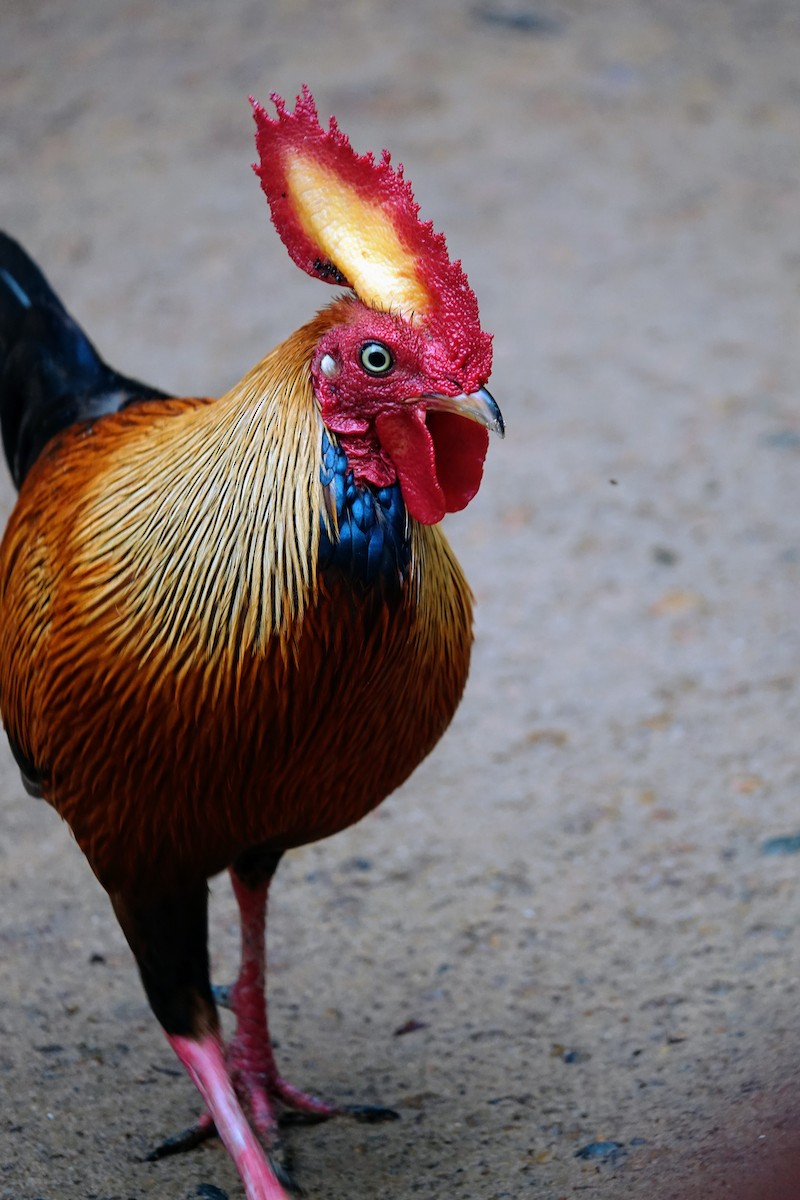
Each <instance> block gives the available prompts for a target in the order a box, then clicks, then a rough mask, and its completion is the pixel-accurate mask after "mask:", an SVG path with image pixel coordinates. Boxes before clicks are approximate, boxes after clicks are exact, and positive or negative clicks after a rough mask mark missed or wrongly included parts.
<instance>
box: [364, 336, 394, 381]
mask: <svg viewBox="0 0 800 1200" xmlns="http://www.w3.org/2000/svg"><path fill="white" fill-rule="evenodd" d="M360 358H361V365H362V367H363V368H364V370H365V371H367V372H368V373H369V374H370V375H386V373H387V372H388V371H391V369H392V367H393V366H394V359H393V358H392V352H391V350H390V349H389V347H388V346H384V344H383V342H364V345H363V346H362V347H361V354H360Z"/></svg>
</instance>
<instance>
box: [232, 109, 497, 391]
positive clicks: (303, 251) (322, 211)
mask: <svg viewBox="0 0 800 1200" xmlns="http://www.w3.org/2000/svg"><path fill="white" fill-rule="evenodd" d="M271 99H272V101H273V103H274V104H275V107H276V110H277V115H276V116H275V117H271V116H270V115H269V114H268V113H267V112H266V111H265V109H263V108H262V107H261V106H260V105H259V104H257V103H256V101H254V100H252V99H251V103H252V105H253V112H254V116H255V121H256V126H257V132H256V147H257V149H258V154H259V160H260V161H259V162H258V163H255V164H254V165H253V169H254V170H255V172H256V174H257V175H258V176H259V178H260V180H261V186H262V188H263V190H264V194H265V195H266V197H267V200H268V201H269V206H270V210H271V213H272V220H273V223H274V225H275V228H276V229H277V231H278V234H279V235H280V237H281V240H282V241H283V243H284V245H285V246H286V249H287V250H288V251H289V254H290V255H291V257H292V259H293V260H294V262H295V263H297V265H298V266H299V267H301V268H302V269H303V270H304V271H306V272H307V273H308V274H309V275H313V276H315V277H316V278H317V279H323V280H325V281H326V282H328V283H335V284H340V285H345V286H348V287H352V288H353V290H354V291H355V292H356V294H357V296H358V297H359V299H360V300H361V301H362V302H363V303H365V304H367V305H369V306H370V307H372V308H377V309H382V310H387V311H392V312H398V313H399V314H400V315H402V316H403V317H405V318H406V319H407V320H410V321H413V322H415V323H416V324H420V325H422V326H423V327H424V328H425V330H426V331H427V332H429V333H430V334H431V335H432V336H437V337H442V338H443V339H445V340H446V342H447V343H448V347H449V354H448V358H451V359H452V362H453V367H454V369H455V367H456V366H460V367H461V368H462V369H463V367H465V366H466V365H467V363H468V362H469V365H470V366H471V367H474V369H475V372H476V374H478V375H481V376H482V378H483V380H485V379H486V378H488V375H489V369H490V366H491V348H490V342H491V339H490V338H489V337H488V335H487V334H485V333H483V332H482V330H481V328H480V321H479V317H478V302H477V300H476V298H475V294H474V292H473V291H472V289H471V288H470V286H469V283H468V281H467V277H466V275H465V274H464V271H463V270H462V268H461V264H460V262H451V260H450V258H449V256H448V253H447V244H446V242H445V239H444V236H443V235H442V234H441V233H437V232H436V231H435V230H434V228H433V225H432V224H431V222H430V221H420V219H419V205H418V204H417V203H416V201H415V200H414V194H413V192H412V190H411V185H410V184H409V183H408V182H407V180H406V179H404V178H403V169H402V167H401V166H398V167H397V169H395V168H394V167H393V166H392V165H391V161H390V156H389V152H388V151H387V150H384V151H383V153H382V155H381V158H380V160H379V161H376V160H375V158H374V157H373V155H372V154H364V155H358V154H356V152H355V150H354V149H353V147H352V146H351V145H350V142H349V140H348V138H347V137H346V136H345V134H343V133H342V132H341V130H340V129H339V127H338V125H337V123H336V120H335V118H333V117H331V119H330V123H329V126H328V128H327V129H325V128H324V127H323V126H322V125H321V124H320V122H319V117H318V115H317V108H316V105H315V103H314V99H313V97H312V95H311V93H310V91H309V90H308V88H307V87H305V86H303V89H302V93H301V94H300V95H299V96H298V97H297V100H296V103H295V108H294V112H289V111H288V110H287V108H286V104H285V102H284V100H283V99H282V98H281V97H280V96H278V95H273V96H272V97H271Z"/></svg>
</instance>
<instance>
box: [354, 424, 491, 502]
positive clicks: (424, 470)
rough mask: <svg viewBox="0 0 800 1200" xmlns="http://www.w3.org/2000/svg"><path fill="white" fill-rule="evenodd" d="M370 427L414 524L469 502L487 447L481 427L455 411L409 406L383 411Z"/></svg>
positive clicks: (478, 484)
mask: <svg viewBox="0 0 800 1200" xmlns="http://www.w3.org/2000/svg"><path fill="white" fill-rule="evenodd" d="M375 429H376V432H377V434H378V439H379V441H380V443H381V447H382V448H383V450H384V451H385V452H386V453H387V454H388V456H389V458H390V459H391V460H392V463H393V464H394V468H395V470H396V471H397V477H398V479H399V481H400V489H401V491H402V493H403V500H404V502H405V506H406V508H407V509H408V512H409V515H410V516H412V517H414V518H415V520H417V521H421V522H422V523H423V524H424V525H435V524H437V522H439V521H441V520H442V518H443V517H444V515H445V513H448V512H458V511H459V510H460V509H462V508H465V507H466V506H467V504H469V502H470V500H471V499H472V497H473V496H474V495H475V493H476V492H477V490H478V488H479V487H480V483H481V477H482V475H483V460H484V458H485V457H486V450H487V447H488V444H489V434H488V431H487V430H486V429H484V428H483V426H482V425H478V424H476V423H475V422H474V421H471V420H469V419H468V418H466V417H460V416H458V415H457V414H455V413H446V412H430V413H427V414H426V413H425V412H424V410H423V409H422V408H416V407H415V408H411V407H409V408H404V409H398V410H395V411H394V412H389V413H382V414H381V415H380V416H379V417H378V418H377V419H376V421H375Z"/></svg>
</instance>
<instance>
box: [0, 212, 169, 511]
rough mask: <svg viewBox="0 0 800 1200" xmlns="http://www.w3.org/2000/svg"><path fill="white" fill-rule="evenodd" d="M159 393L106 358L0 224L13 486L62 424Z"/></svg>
mask: <svg viewBox="0 0 800 1200" xmlns="http://www.w3.org/2000/svg"><path fill="white" fill-rule="evenodd" d="M164 397H165V393H164V392H160V391H158V390H157V389H155V388H152V387H148V386H147V385H146V384H144V383H140V382H139V381H138V380H136V379H128V378H127V377H125V376H124V375H120V374H118V373H117V372H116V371H114V370H112V369H111V367H108V366H106V364H105V363H104V362H103V360H102V358H101V357H100V355H99V354H98V353H97V351H96V350H95V348H94V346H93V345H92V343H91V342H90V341H89V339H88V338H87V337H86V334H85V333H84V332H83V330H82V329H81V328H80V326H79V325H77V324H76V322H75V321H74V320H73V319H72V317H70V315H69V313H68V312H67V310H66V309H65V308H64V305H63V304H62V303H61V301H60V300H59V299H58V297H57V296H56V294H55V292H54V291H53V290H52V288H51V287H50V285H49V283H48V282H47V280H46V279H45V277H44V275H43V274H42V272H41V271H40V270H39V268H38V267H37V266H36V264H35V263H34V262H33V261H32V260H31V259H30V258H29V257H28V255H27V254H26V253H25V251H24V250H23V249H22V247H21V246H20V245H19V244H18V243H17V242H15V241H14V240H13V238H10V237H8V236H7V235H6V234H4V233H1V232H0V427H2V436H3V449H4V450H5V455H6V459H7V461H8V465H9V468H10V470H11V474H12V476H13V479H14V482H15V484H16V485H17V487H20V485H21V484H22V481H23V479H24V478H25V476H26V475H27V473H28V471H29V470H30V468H31V467H32V466H33V464H34V462H35V461H36V459H37V457H38V456H39V454H40V452H41V451H42V450H43V449H44V447H45V445H46V444H47V442H49V441H50V439H51V438H52V437H54V436H55V435H56V434H57V433H59V432H60V431H61V430H62V429H66V428H67V426H69V425H74V424H76V423H77V422H79V421H86V420H92V419H94V418H96V417H99V416H103V415H104V414H106V413H110V412H117V411H118V410H119V409H120V408H123V407H124V406H125V405H126V404H128V403H130V401H131V400H140V399H163V398H164Z"/></svg>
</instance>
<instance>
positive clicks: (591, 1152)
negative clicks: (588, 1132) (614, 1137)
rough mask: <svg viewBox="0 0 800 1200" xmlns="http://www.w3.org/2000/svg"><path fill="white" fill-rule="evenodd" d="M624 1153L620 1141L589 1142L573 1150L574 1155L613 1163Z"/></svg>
mask: <svg viewBox="0 0 800 1200" xmlns="http://www.w3.org/2000/svg"><path fill="white" fill-rule="evenodd" d="M626 1153H627V1151H626V1150H625V1148H624V1147H623V1145H622V1142H589V1145H588V1146H582V1147H581V1149H580V1150H576V1151H575V1157H576V1158H586V1159H591V1160H598V1161H599V1162H611V1163H613V1162H616V1161H617V1159H618V1158H620V1157H621V1156H622V1155H623V1154H626Z"/></svg>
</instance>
